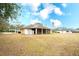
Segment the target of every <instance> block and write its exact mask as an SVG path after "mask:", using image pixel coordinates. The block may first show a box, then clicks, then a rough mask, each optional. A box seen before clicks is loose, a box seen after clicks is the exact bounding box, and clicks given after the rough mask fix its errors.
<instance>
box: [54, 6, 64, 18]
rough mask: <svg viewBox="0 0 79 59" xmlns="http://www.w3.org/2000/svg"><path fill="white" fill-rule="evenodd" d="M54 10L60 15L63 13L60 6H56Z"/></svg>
mask: <svg viewBox="0 0 79 59" xmlns="http://www.w3.org/2000/svg"><path fill="white" fill-rule="evenodd" d="M54 12H55V14H58V15H60V16H61V15H63V12H62V11H61V9H60V8H58V7H55V8H54Z"/></svg>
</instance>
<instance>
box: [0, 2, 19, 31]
mask: <svg viewBox="0 0 79 59" xmlns="http://www.w3.org/2000/svg"><path fill="white" fill-rule="evenodd" d="M19 9H20V6H19V4H16V3H0V31H4V30H5V29H7V28H8V25H9V20H10V19H11V20H13V19H16V18H17V16H18V15H19Z"/></svg>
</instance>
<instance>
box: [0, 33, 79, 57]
mask: <svg viewBox="0 0 79 59" xmlns="http://www.w3.org/2000/svg"><path fill="white" fill-rule="evenodd" d="M0 55H3V56H5V55H9V56H11V55H13V56H17V55H19V56H20V55H21V56H28V55H30V56H37V55H39V56H46V55H48V56H61V55H62V56H63V55H65V56H67V55H68V56H72V55H73V56H75V55H76V56H77V55H79V34H78V33H70V34H68V33H65V34H59V33H58V34H57V33H54V34H50V35H21V34H0Z"/></svg>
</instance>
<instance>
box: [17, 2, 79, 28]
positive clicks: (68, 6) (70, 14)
mask: <svg viewBox="0 0 79 59" xmlns="http://www.w3.org/2000/svg"><path fill="white" fill-rule="evenodd" d="M21 9H22V13H21V14H22V16H19V17H18V20H19V21H20V23H21V24H24V25H25V26H27V25H29V24H34V23H37V22H38V23H42V24H44V25H46V26H48V27H49V28H52V27H68V28H77V27H78V28H79V4H78V3H23V4H22V8H21Z"/></svg>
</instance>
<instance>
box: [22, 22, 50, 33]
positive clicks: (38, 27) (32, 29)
mask: <svg viewBox="0 0 79 59" xmlns="http://www.w3.org/2000/svg"><path fill="white" fill-rule="evenodd" d="M20 30H21V33H22V34H49V33H50V32H51V29H49V28H48V27H46V26H43V24H41V23H35V24H31V25H28V26H26V27H25V28H21V29H20Z"/></svg>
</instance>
